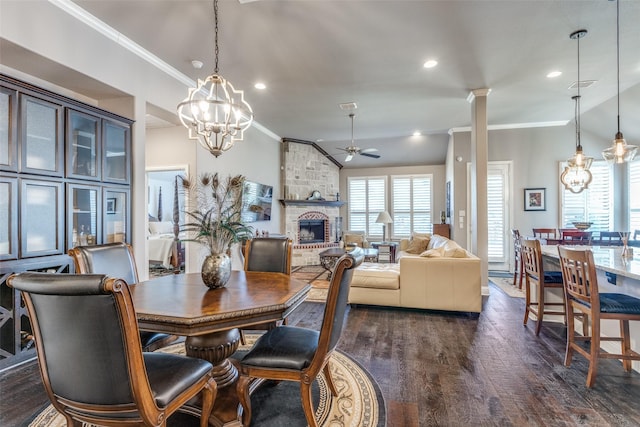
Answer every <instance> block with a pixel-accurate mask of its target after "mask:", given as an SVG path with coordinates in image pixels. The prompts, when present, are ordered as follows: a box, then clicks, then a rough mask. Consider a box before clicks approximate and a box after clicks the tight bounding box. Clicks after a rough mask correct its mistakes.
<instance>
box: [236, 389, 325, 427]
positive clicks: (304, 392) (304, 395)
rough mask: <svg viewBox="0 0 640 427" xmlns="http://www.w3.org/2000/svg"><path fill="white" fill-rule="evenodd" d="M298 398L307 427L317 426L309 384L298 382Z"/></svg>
mask: <svg viewBox="0 0 640 427" xmlns="http://www.w3.org/2000/svg"><path fill="white" fill-rule="evenodd" d="M300 398H301V399H302V409H303V410H304V416H305V418H306V419H307V424H309V427H318V422H317V421H316V416H315V414H314V412H315V411H314V410H313V399H312V396H311V384H305V383H304V382H300ZM245 425H248V424H245Z"/></svg>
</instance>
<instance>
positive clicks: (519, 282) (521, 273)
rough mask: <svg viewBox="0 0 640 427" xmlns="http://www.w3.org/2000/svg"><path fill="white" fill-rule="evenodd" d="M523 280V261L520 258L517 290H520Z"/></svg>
mask: <svg viewBox="0 0 640 427" xmlns="http://www.w3.org/2000/svg"><path fill="white" fill-rule="evenodd" d="M523 279H524V259H522V258H520V280H519V281H518V289H520V290H522V280H523Z"/></svg>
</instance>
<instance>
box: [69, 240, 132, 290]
mask: <svg viewBox="0 0 640 427" xmlns="http://www.w3.org/2000/svg"><path fill="white" fill-rule="evenodd" d="M69 256H71V257H72V258H73V262H74V263H75V266H76V272H77V273H82V274H87V273H90V274H108V275H109V276H111V277H118V278H121V279H123V280H124V281H125V282H127V283H131V284H132V283H138V282H139V280H138V270H137V269H136V261H135V259H134V257H133V249H132V248H131V245H129V244H127V243H122V242H118V243H107V244H104V245H93V246H76V247H75V248H73V249H69Z"/></svg>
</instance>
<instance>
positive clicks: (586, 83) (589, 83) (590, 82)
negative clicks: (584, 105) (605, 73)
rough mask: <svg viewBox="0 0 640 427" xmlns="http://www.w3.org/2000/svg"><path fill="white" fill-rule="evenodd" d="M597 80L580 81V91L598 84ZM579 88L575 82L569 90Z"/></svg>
mask: <svg viewBox="0 0 640 427" xmlns="http://www.w3.org/2000/svg"><path fill="white" fill-rule="evenodd" d="M596 82H597V80H580V89H584V88H586V87H591V86H593V85H594V84H596ZM577 88H578V82H573V83H571V86H569V88H568V89H577Z"/></svg>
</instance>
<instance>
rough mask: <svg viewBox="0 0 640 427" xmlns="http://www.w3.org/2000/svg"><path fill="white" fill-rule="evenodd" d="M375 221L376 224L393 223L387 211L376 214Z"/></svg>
mask: <svg viewBox="0 0 640 427" xmlns="http://www.w3.org/2000/svg"><path fill="white" fill-rule="evenodd" d="M376 223H378V224H391V223H393V219H391V215H389V212H387V211H382V212H380V213H379V214H378V218H377V219H376Z"/></svg>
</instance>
